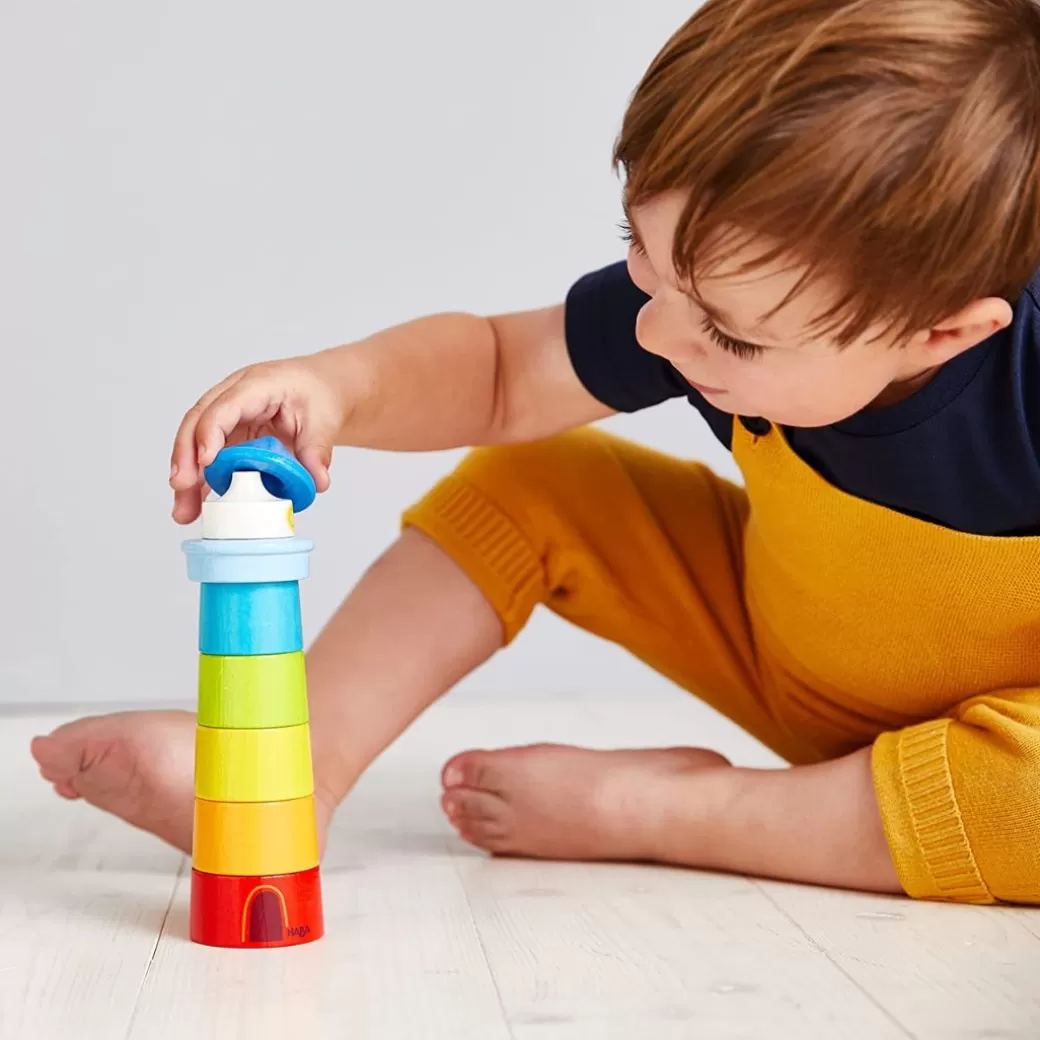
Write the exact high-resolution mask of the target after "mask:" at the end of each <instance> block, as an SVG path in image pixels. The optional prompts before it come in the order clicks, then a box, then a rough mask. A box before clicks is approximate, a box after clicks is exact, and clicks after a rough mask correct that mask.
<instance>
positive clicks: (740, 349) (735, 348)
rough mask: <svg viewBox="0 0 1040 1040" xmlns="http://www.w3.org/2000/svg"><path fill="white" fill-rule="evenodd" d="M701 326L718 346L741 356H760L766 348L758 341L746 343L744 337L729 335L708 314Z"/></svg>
mask: <svg viewBox="0 0 1040 1040" xmlns="http://www.w3.org/2000/svg"><path fill="white" fill-rule="evenodd" d="M701 328H702V329H703V330H704V332H705V333H706V334H707V336H708V338H709V339H710V340H711V341H712V342H713V343H714V344H715V345H716V346H718V347H721V348H722V349H723V350H727V351H729V353H731V354H734V355H736V356H737V357H739V358H755V357H759V356H761V354H762V352H763V350H764V348H763V347H760V346H759V345H758V344H757V343H746V342H745V341H744V340H742V339H734V338H733V337H732V336H727V335H726V333H725V332H723V331H722V330H721V329H718V328H716V327H715V325H714V323H713V322H712V320H711V318H709V317H707V315H705V317H704V319H703V320H702V321H701Z"/></svg>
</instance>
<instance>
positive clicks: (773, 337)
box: [628, 194, 1010, 427]
mask: <svg viewBox="0 0 1040 1040" xmlns="http://www.w3.org/2000/svg"><path fill="white" fill-rule="evenodd" d="M684 202H685V200H684V198H683V196H681V195H679V194H668V195H663V196H661V197H659V198H656V199H654V200H652V201H651V202H649V203H647V204H645V205H643V206H639V207H637V208H635V209H634V210H633V212H632V214H631V217H632V225H633V227H632V231H633V242H632V246H631V248H630V249H629V254H628V268H629V272H630V273H631V276H632V280H633V281H634V282H635V284H636V285H637V286H639V288H640V289H642V290H643V292H645V293H647V294H648V295H649V296H651V297H652V299H651V300H650V302H649V303H647V304H646V306H644V307H643V309H642V310H641V311H640V313H639V319H638V322H637V325H636V336H637V338H638V340H639V343H640V345H641V346H642V347H643V349H645V350H648V351H650V352H651V353H653V354H658V355H660V356H661V357H663V358H666V359H667V360H668V361H670V362H671V363H672V365H673V366H674V367H675V368H676V369H677V370H678V371H679V372H680V373H681V374H682V375H683V377H684V378H685V379H687V380H688V381H689V382H690V383H691V385H693V387H694V388H695V389H697V390H698V391H700V392H701V393H702V394H703V395H704V397H705V398H706V399H707V400H708V401H709V402H710V403H711V404H712V405H714V406H715V407H716V408H719V409H721V410H722V411H725V412H731V413H733V414H735V415H748V416H761V417H763V418H766V419H769V420H771V421H773V422H775V423H779V424H781V425H785V426H801V427H810V426H825V425H828V424H830V423H834V422H838V421H840V420H842V419H846V418H848V417H849V416H850V415H853V414H855V413H856V412H859V411H861V410H862V409H864V408H866V407H867V406H868V405H870V404H871V403H872V402H875V401H878V403H879V404H880V403H888V400H896V399H898V397H899V396H905V395H906V394H907V393H910V392H912V390H913V389H915V388H916V387H917V386H918V385H920V383H921V382H923V381H924V380H925V379H926V378H927V376H928V373H929V372H931V371H933V370H934V369H935V368H936V367H937V366H938V365H941V364H942V363H943V362H945V361H947V360H949V358H950V357H952V356H954V355H955V354H957V353H960V351H961V350H963V349H967V347H968V346H971V345H972V344H973V342H979V341H980V340H981V339H983V338H985V336H987V335H990V334H992V332H994V331H996V329H997V328H999V327H1000V325H1001V324H1006V321H999V320H997V321H994V322H993V323H992V327H991V326H990V324H984V327H983V326H979V327H976V326H974V325H972V326H970V327H964V326H963V323H961V324H960V325H955V326H954V325H951V326H950V331H941V330H928V331H925V332H922V333H920V334H918V335H916V336H914V337H912V338H911V339H910V341H909V342H907V343H903V344H900V345H895V344H894V343H893V341H892V338H891V337H888V338H886V337H884V336H882V337H880V338H878V335H877V330H868V331H867V333H865V334H864V335H863V336H862V337H860V338H859V339H857V340H855V341H853V342H852V343H850V344H849V345H847V346H844V347H839V345H838V344H837V343H836V342H835V341H834V340H833V339H830V338H828V337H827V336H821V335H820V334H818V333H815V332H809V331H807V330H809V329H811V328H812V325H813V319H814V317H816V316H817V315H819V314H821V313H823V312H824V311H825V310H826V309H827V306H828V299H829V298H828V292H827V287H826V286H823V285H810V286H808V287H807V288H805V290H804V291H802V292H800V293H799V294H798V295H797V296H796V297H795V298H794V299H793V300H791V301H790V302H789V303H788V304H786V305H785V306H783V307H781V308H780V309H779V310H775V309H776V308H777V307H778V306H779V305H780V303H781V301H782V300H783V299H784V298H785V296H786V295H787V294H788V292H789V291H790V289H791V288H792V287H793V286H794V284H795V283H796V282H797V280H798V276H799V273H800V272H799V271H797V270H790V269H788V270H784V269H783V268H782V266H781V265H779V264H778V265H776V266H774V267H772V268H770V267H763V268H760V269H757V270H753V271H751V272H750V273H744V274H737V273H736V272H737V271H739V268H740V265H741V263H742V262H743V261H744V260H745V259H746V258H747V257H746V255H737V256H735V257H734V258H733V260H732V262H731V263H729V264H727V266H726V268H725V269H722V268H720V269H719V270H717V271H715V272H713V273H712V276H711V277H708V278H703V279H699V280H698V285H697V290H698V295H696V296H694V295H693V294H691V293H690V292H689V287H688V286H685V287H684V286H683V285H682V284H681V283H680V281H679V279H678V276H677V274H676V271H675V269H674V267H673V265H672V261H671V256H672V243H673V240H674V236H675V229H676V225H677V222H678V220H679V217H680V215H681V213H682V210H683V206H684ZM983 302H986V303H997V304H999V303H1002V302H1003V301H983ZM1005 309H1006V310H1007V314H1006V319H1007V320H1010V308H1007V307H1006V305H1005ZM774 310H775V313H773V312H774ZM767 315H768V316H769V317H768V319H767V318H766V316H767ZM899 387H905V392H904V393H902V394H900V393H899V392H898V388H899ZM889 388H893V390H894V391H896V392H895V393H894V394H893V392H892V391H890V390H889ZM886 391H889V392H888V393H887V394H886Z"/></svg>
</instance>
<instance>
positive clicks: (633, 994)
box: [460, 856, 909, 1040]
mask: <svg viewBox="0 0 1040 1040" xmlns="http://www.w3.org/2000/svg"><path fill="white" fill-rule="evenodd" d="M460 872H461V874H462V876H463V878H464V879H465V883H466V890H467V892H468V894H469V897H470V905H471V906H472V908H473V913H474V918H475V920H476V922H477V927H478V929H479V930H480V934H481V937H482V939H483V942H484V948H485V950H486V951H487V954H488V959H489V962H490V964H491V970H492V972H493V974H494V976H495V979H496V981H497V983H498V988H499V992H500V994H501V997H502V1002H503V1005H504V1007H505V1009H506V1012H507V1014H508V1016H509V1022H510V1025H511V1026H512V1028H513V1033H514V1036H515V1037H517V1040H543V1038H551V1040H557V1038H558V1040H615V1038H617V1040H622V1038H631V1037H634V1036H648V1037H654V1038H655V1040H656V1038H661V1040H671V1038H676V1040H678V1038H680V1037H683V1038H686V1037H701V1036H703V1037H711V1038H712V1040H715V1038H719V1040H726V1038H734V1040H735V1038H738V1037H741V1038H743V1037H770V1038H771V1040H772V1038H777V1040H779V1038H786V1037H799V1038H808V1037H820V1038H823V1037H827V1038H835V1040H837V1038H860V1037H862V1038H871V1040H887V1038H905V1037H906V1036H908V1035H909V1034H907V1033H906V1032H904V1031H903V1030H902V1029H900V1028H899V1027H898V1026H897V1025H896V1024H895V1023H894V1022H893V1021H891V1019H890V1018H889V1017H888V1016H887V1015H886V1014H885V1013H884V1012H883V1011H881V1010H880V1009H879V1008H878V1007H877V1006H876V1004H875V1003H874V1002H873V1001H872V1000H871V999H869V998H868V997H867V996H865V995H864V994H863V993H862V992H861V991H860V989H859V988H858V987H857V986H856V985H855V984H854V983H853V982H851V981H850V980H849V979H848V978H847V977H846V976H845V975H844V974H843V973H842V972H841V971H839V970H838V969H837V968H836V967H835V966H834V964H833V963H831V961H829V960H828V959H827V957H825V956H824V955H823V954H822V953H821V952H820V951H819V950H818V949H817V948H815V947H814V946H813V945H812V944H811V943H810V942H809V941H808V940H807V939H806V938H805V936H804V934H802V932H801V931H800V930H799V929H798V928H796V927H794V926H793V925H792V924H791V922H790V921H789V920H788V919H787V918H786V917H785V916H784V915H783V914H781V913H779V912H778V911H777V910H776V908H775V907H774V906H773V905H772V904H771V903H770V902H769V900H767V899H765V898H764V897H763V896H762V894H761V893H760V892H759V891H758V890H757V889H756V888H755V886H754V885H753V884H751V883H750V882H748V881H745V880H743V879H740V878H730V877H722V876H716V875H707V874H698V873H693V872H687V871H678V870H668V869H664V868H655V867H637V866H614V865H598V864H597V865H584V864H540V863H532V862H520V861H515V862H506V861H496V862H489V861H486V860H484V861H482V860H480V859H478V858H476V857H469V856H467V857H465V858H463V859H462V861H461V864H460Z"/></svg>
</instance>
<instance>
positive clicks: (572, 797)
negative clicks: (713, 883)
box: [442, 744, 729, 863]
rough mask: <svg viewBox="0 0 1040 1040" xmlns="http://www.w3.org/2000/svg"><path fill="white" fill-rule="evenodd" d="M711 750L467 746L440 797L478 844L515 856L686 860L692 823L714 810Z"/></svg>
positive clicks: (716, 764)
mask: <svg viewBox="0 0 1040 1040" xmlns="http://www.w3.org/2000/svg"><path fill="white" fill-rule="evenodd" d="M727 768H729V763H728V762H727V761H726V759H725V758H723V757H722V756H721V755H717V754H716V753H715V752H713V751H705V750H702V749H699V748H667V749H650V750H645V751H590V750H587V749H585V748H577V747H565V746H562V745H559V744H538V745H534V746H532V747H521V748H508V749H506V750H504V751H467V752H465V753H464V754H462V755H458V756H456V757H455V758H453V759H452V760H451V761H450V762H448V764H447V765H446V766H445V767H444V773H443V777H442V780H443V783H444V796H443V798H442V805H443V808H444V811H445V813H447V815H448V819H449V820H450V821H451V823H452V825H453V826H454V827H455V829H456V830H457V831H458V832H459V835H460V836H461V837H462V838H463V839H464V840H465V841H468V842H469V843H470V844H472V845H476V846H477V847H479V848H482V849H487V850H488V851H489V852H495V853H500V854H506V855H514V856H534V857H538V858H542V859H576V860H595V859H609V860H657V861H663V862H672V863H681V862H684V861H688V859H689V855H688V853H686V854H684V851H683V831H684V830H685V829H686V825H688V824H689V823H691V822H692V821H694V820H697V819H699V818H701V817H703V815H704V814H705V813H707V812H709V811H713V810H712V809H710V808H709V806H708V802H709V801H710V798H711V791H712V785H711V784H710V783H708V784H705V783H703V781H704V780H705V779H710V777H711V775H712V774H713V773H717V771H718V770H720V769H727Z"/></svg>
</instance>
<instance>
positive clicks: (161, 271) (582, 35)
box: [0, 0, 732, 702]
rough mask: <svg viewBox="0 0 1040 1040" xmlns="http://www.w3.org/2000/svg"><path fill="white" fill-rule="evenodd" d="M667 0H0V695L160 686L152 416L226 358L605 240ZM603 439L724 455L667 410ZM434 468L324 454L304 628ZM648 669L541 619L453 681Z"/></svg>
mask: <svg viewBox="0 0 1040 1040" xmlns="http://www.w3.org/2000/svg"><path fill="white" fill-rule="evenodd" d="M692 6H693V0H655V3H653V4H640V5H635V4H633V3H632V0H528V2H526V3H524V4H505V3H501V2H495V0H443V2H440V3H436V4H434V3H428V2H424V0H398V2H396V3H375V2H369V3H364V4H362V3H358V2H352V0H327V2H300V0H296V2H293V3H287V2H285V0H281V2H278V3H275V2H272V0H263V2H257V0H252V2H248V3H247V2H226V0H225V2H220V0H217V2H212V0H211V2H206V3H202V2H198V0H180V2H159V0H145V2H140V0H136V2H131V0H96V2H93V3H81V2H73V0H63V2H53V0H4V3H3V4H2V5H0V133H2V154H3V159H2V162H0V352H2V358H3V367H2V369H0V372H2V386H3V390H4V393H3V398H4V413H3V414H4V419H5V423H4V427H5V428H4V431H3V437H4V447H3V449H2V452H3V463H2V465H3V470H4V473H3V479H2V482H0V487H2V489H3V490H2V491H0V495H2V499H3V501H2V505H3V508H2V509H0V544H2V545H3V547H4V554H5V566H4V570H3V581H2V587H3V590H4V595H3V597H2V599H0V602H2V608H0V609H2V612H3V613H2V618H0V644H2V645H0V701H5V702H18V701H32V702H59V701H63V702H64V701H75V702H85V701H127V700H135V701H152V702H156V701H168V700H182V701H183V700H190V699H191V697H192V696H193V694H194V690H193V685H192V684H193V679H194V668H195V642H194V640H195V622H196V590H195V588H194V587H193V586H191V585H190V584H189V583H188V581H187V580H186V578H185V576H184V568H183V562H182V558H181V554H180V552H179V548H178V546H179V542H180V539H181V538H182V537H183V536H184V532H183V531H181V530H179V529H177V528H175V526H174V525H173V524H172V523H171V522H170V521H169V519H168V508H169V496H168V491H167V486H166V475H167V465H168V452H169V446H170V439H171V436H172V434H173V431H174V428H175V425H176V423H177V421H178V420H179V418H180V416H181V413H182V412H183V411H184V409H185V408H186V407H187V406H188V405H190V404H191V403H192V401H193V400H194V399H195V397H196V396H197V395H198V394H199V393H200V392H201V391H202V390H203V389H205V388H206V387H207V386H208V385H210V384H211V383H212V382H214V381H216V380H217V379H219V378H220V377H222V376H223V375H225V374H226V373H227V372H228V371H230V370H231V369H233V368H235V367H238V366H240V365H242V364H245V363H247V362H250V361H256V360H261V359H265V358H273V357H278V356H283V355H286V354H292V353H300V352H305V351H310V350H314V349H318V348H321V347H324V346H328V345H331V344H334V343H338V342H342V341H345V340H349V339H352V338H356V337H358V336H361V335H362V334H365V333H367V332H369V331H371V330H373V329H375V328H377V327H380V326H383V325H387V324H391V323H395V322H398V321H400V320H403V319H406V318H408V317H412V316H414V315H416V314H420V313H424V312H427V311H431V310H439V309H444V308H466V309H471V310H474V311H478V312H489V311H495V310H499V309H513V308H522V307H526V306H529V305H539V304H543V303H547V302H551V301H554V300H557V299H559V298H561V297H562V295H563V293H564V292H565V291H566V289H567V287H568V286H569V285H570V284H571V282H572V280H573V279H574V278H575V277H577V276H578V275H580V274H581V273H583V272H584V271H586V270H588V269H591V268H593V267H595V266H599V265H601V264H603V263H606V262H609V261H611V260H612V259H614V258H617V257H619V256H620V255H621V247H620V245H619V244H618V242H617V238H616V229H615V222H616V221H617V219H618V217H619V209H618V204H617V200H618V184H617V182H616V180H615V179H614V176H613V174H612V172H611V170H610V164H609V158H610V149H611V143H612V140H613V137H614V135H615V133H616V131H617V128H618V125H619V120H620V116H621V113H622V110H623V107H624V104H625V100H626V97H627V96H628V93H629V92H630V90H631V89H632V87H633V86H634V85H635V83H636V81H637V79H638V77H639V75H640V73H641V71H642V70H643V68H644V67H645V65H646V64H647V62H648V61H649V60H650V59H651V58H652V56H653V54H654V53H655V51H656V50H657V48H658V47H659V46H660V44H661V43H663V41H664V40H665V38H666V37H667V35H668V34H669V33H670V32H671V31H672V30H673V29H674V28H675V27H676V26H677V25H678V24H679V23H680V22H681V21H682V20H683V19H684V18H685V17H687V16H688V14H689V13H690V11H691V9H692ZM637 10H638V11H639V14H638V15H637V14H636V11H637ZM615 425H616V426H617V428H619V429H621V430H623V431H626V432H628V433H631V434H632V435H633V436H635V437H638V438H640V439H643V440H645V441H648V442H651V443H654V444H657V445H660V446H662V447H664V448H667V449H669V450H672V451H675V452H677V453H681V454H684V455H701V456H703V457H707V458H710V459H711V460H712V461H716V462H718V463H719V464H720V465H721V466H722V467H723V468H725V470H726V472H732V469H731V464H730V462H729V460H728V458H727V457H726V455H725V453H724V452H722V451H721V449H719V448H718V447H717V446H716V445H715V444H714V442H713V441H712V440H711V438H710V436H709V435H708V433H707V431H706V429H705V428H704V427H703V425H702V424H701V423H700V421H699V420H698V419H697V418H696V416H695V415H693V414H692V413H691V412H690V410H689V409H688V408H687V407H686V406H684V405H681V404H679V405H674V406H668V407H666V408H663V409H659V410H657V411H655V412H653V413H650V414H644V415H641V416H638V417H635V418H632V419H620V420H616V421H615ZM453 458H454V456H453V455H437V456H390V455H381V454H372V453H363V452H357V451H350V450H342V451H340V453H339V454H338V456H337V459H336V463H335V467H334V478H335V486H334V489H333V490H332V491H331V492H330V493H329V494H328V495H327V496H325V498H324V499H322V500H321V501H320V502H319V504H318V505H317V506H315V507H314V508H313V510H312V511H311V512H309V513H308V514H306V516H305V517H304V518H302V520H301V525H300V526H301V529H302V530H303V532H304V533H307V534H310V535H313V536H314V537H316V538H317V539H318V552H317V553H316V555H315V558H314V561H313V578H312V579H311V581H310V582H309V583H308V585H307V586H306V590H305V602H304V609H305V614H306V623H307V628H308V631H309V633H310V634H311V635H313V634H314V633H315V632H316V631H317V628H318V626H319V625H320V624H321V623H322V622H323V621H324V619H325V618H326V617H327V616H328V614H329V613H330V612H331V611H332V610H333V608H334V606H335V604H336V603H337V602H338V600H339V599H340V597H341V596H342V595H343V593H344V592H345V591H346V590H347V589H348V588H349V587H350V585H351V584H352V583H353V582H354V581H355V580H356V579H357V577H358V576H359V574H360V573H361V571H362V569H363V568H364V566H365V565H366V564H367V563H368V562H369V561H370V560H371V559H372V558H373V557H374V556H375V555H376V554H377V553H378V552H379V551H380V550H381V549H382V548H383V547H384V546H385V545H386V544H387V543H388V542H389V541H390V540H391V539H392V537H393V536H394V534H395V531H396V527H397V517H398V514H399V512H400V510H401V508H402V507H403V506H404V505H406V504H407V503H408V502H409V501H410V500H412V499H413V498H414V497H416V496H417V495H419V494H420V493H421V492H422V491H423V490H424V488H425V487H426V486H428V485H429V484H430V483H431V482H432V481H433V480H434V479H435V478H436V477H437V476H438V475H439V474H440V473H442V472H444V471H445V470H446V469H447V468H448V467H449V466H450V464H451V462H452V459H453ZM650 681H651V680H650V678H649V677H648V676H647V674H646V673H645V671H644V670H643V669H642V668H641V667H640V666H638V665H636V664H635V663H634V662H629V661H628V660H627V658H625V656H624V655H623V654H622V653H621V652H620V651H618V650H616V649H615V648H613V647H608V646H605V645H602V644H599V643H598V642H596V641H594V640H592V639H591V638H588V637H585V636H582V635H580V634H578V633H575V632H573V631H571V630H570V629H568V628H567V627H566V626H564V625H563V624H562V623H561V622H559V621H557V620H555V619H553V618H551V617H548V616H543V617H540V618H538V619H537V620H536V622H535V623H534V624H533V626H532V628H531V630H530V631H529V632H528V633H527V634H526V635H525V637H524V638H522V639H521V640H520V642H519V644H518V645H517V647H516V648H515V649H513V650H511V651H510V652H509V653H508V654H507V655H502V656H501V657H500V658H499V659H498V660H496V661H495V662H493V663H492V664H491V665H490V666H488V667H487V668H486V669H484V671H483V672H482V673H481V674H480V675H479V676H478V677H477V683H478V684H479V685H481V686H482V687H488V688H491V689H510V690H518V689H525V688H528V687H532V686H540V687H543V688H558V689H560V690H561V691H562V690H566V689H572V688H575V687H579V686H582V687H587V688H590V689H598V688H605V689H610V690H615V691H622V690H629V689H633V688H635V687H637V686H640V685H646V684H647V683H649V682H650Z"/></svg>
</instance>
